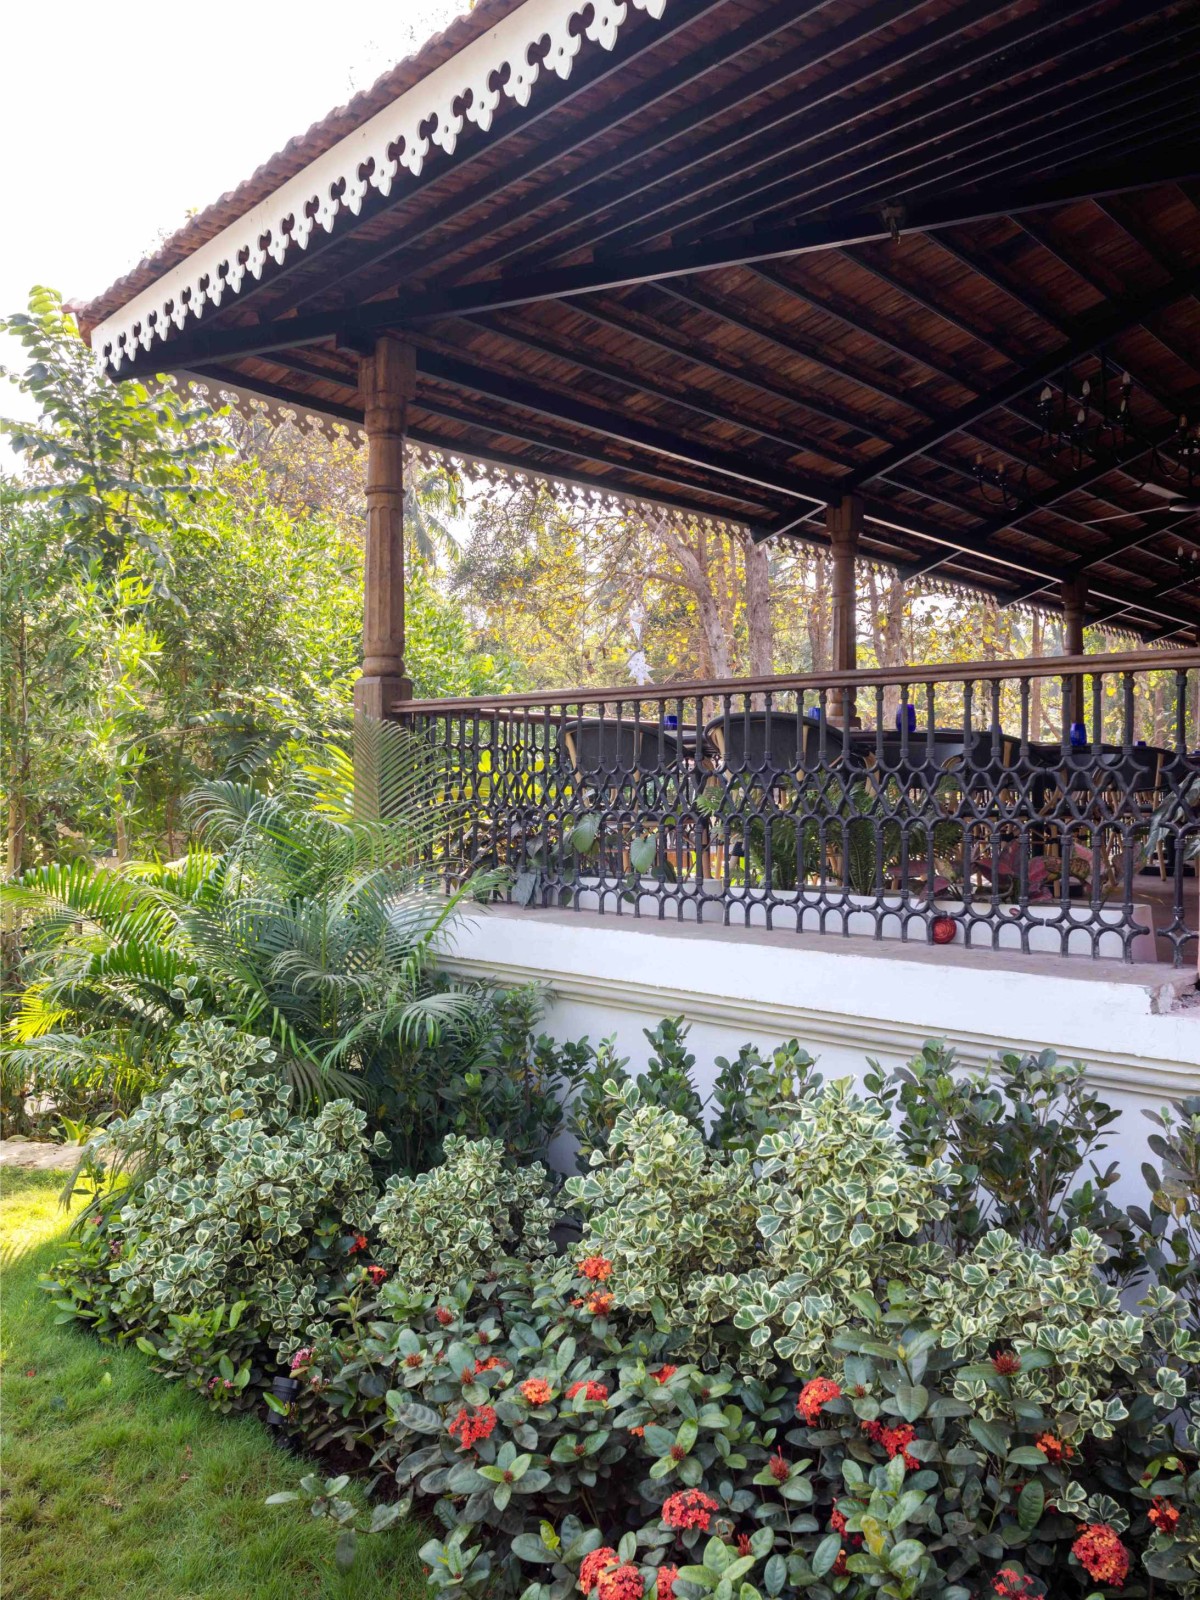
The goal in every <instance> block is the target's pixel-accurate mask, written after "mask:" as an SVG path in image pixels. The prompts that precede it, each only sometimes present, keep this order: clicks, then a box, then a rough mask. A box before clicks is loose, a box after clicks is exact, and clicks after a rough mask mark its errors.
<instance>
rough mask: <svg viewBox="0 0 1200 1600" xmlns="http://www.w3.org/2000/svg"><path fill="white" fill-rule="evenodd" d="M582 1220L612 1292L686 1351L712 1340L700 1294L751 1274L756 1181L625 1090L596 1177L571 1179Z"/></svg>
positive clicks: (748, 1170) (597, 1155)
mask: <svg viewBox="0 0 1200 1600" xmlns="http://www.w3.org/2000/svg"><path fill="white" fill-rule="evenodd" d="M566 1193H567V1195H568V1197H569V1198H570V1199H571V1200H572V1201H574V1203H575V1205H576V1206H577V1207H578V1209H579V1210H580V1211H581V1213H582V1215H583V1218H584V1236H583V1246H582V1248H583V1250H584V1252H585V1254H589V1255H600V1256H604V1257H606V1258H608V1259H609V1260H611V1262H612V1264H613V1276H612V1280H611V1285H610V1287H611V1288H612V1290H613V1292H614V1293H615V1294H616V1296H617V1297H618V1299H619V1300H620V1302H621V1304H622V1305H623V1306H626V1307H628V1309H629V1310H630V1311H631V1312H632V1313H634V1314H635V1315H639V1316H645V1317H651V1318H653V1319H654V1321H655V1323H656V1325H657V1326H658V1327H660V1328H662V1329H664V1330H668V1329H669V1330H672V1331H673V1332H674V1333H675V1335H676V1336H677V1337H678V1338H679V1340H680V1341H681V1348H683V1349H686V1350H688V1351H689V1352H691V1351H694V1350H696V1349H698V1348H701V1347H703V1346H704V1345H705V1344H707V1343H709V1342H710V1340H711V1330H709V1329H707V1328H706V1327H705V1326H704V1324H706V1323H707V1322H709V1321H717V1320H723V1317H721V1316H718V1317H715V1318H714V1317H710V1316H709V1315H708V1314H707V1310H706V1308H704V1307H703V1304H702V1286H703V1284H704V1282H705V1280H706V1279H707V1278H709V1276H710V1275H712V1274H715V1273H736V1272H741V1271H744V1270H746V1269H747V1268H748V1267H749V1266H750V1265H751V1264H752V1262H753V1261H754V1259H755V1255H756V1240H757V1231H756V1225H757V1212H756V1208H755V1177H754V1171H753V1167H752V1165H751V1162H750V1158H749V1156H748V1154H747V1152H746V1151H744V1150H735V1151H734V1152H732V1153H731V1154H729V1155H726V1154H725V1153H724V1152H721V1151H716V1150H713V1149H711V1148H710V1147H709V1145H708V1144H707V1143H706V1142H705V1139H704V1136H703V1134H702V1133H701V1132H700V1131H699V1129H698V1128H696V1127H695V1126H694V1125H693V1124H692V1123H691V1122H689V1121H687V1120H686V1119H685V1118H684V1117H682V1116H680V1115H679V1114H678V1113H677V1112H675V1111H669V1110H662V1109H660V1108H659V1107H658V1106H653V1105H645V1104H641V1103H640V1102H639V1100H638V1098H637V1092H636V1089H633V1088H632V1086H631V1087H630V1088H629V1089H627V1090H626V1108H625V1109H624V1110H623V1111H622V1112H621V1113H620V1115H619V1116H618V1117H617V1119H616V1121H615V1123H614V1125H613V1129H612V1132H611V1134H610V1136H609V1139H608V1145H607V1148H606V1149H605V1150H603V1151H600V1150H597V1151H594V1152H593V1155H592V1167H591V1171H590V1172H589V1173H588V1174H587V1175H586V1176H584V1177H577V1178H570V1179H568V1180H567V1184H566Z"/></svg>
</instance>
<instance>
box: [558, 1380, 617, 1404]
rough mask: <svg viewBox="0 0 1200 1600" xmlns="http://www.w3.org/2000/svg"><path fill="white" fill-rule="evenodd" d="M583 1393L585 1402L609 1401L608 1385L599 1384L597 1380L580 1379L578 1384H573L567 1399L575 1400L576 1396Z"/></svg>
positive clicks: (568, 1391)
mask: <svg viewBox="0 0 1200 1600" xmlns="http://www.w3.org/2000/svg"><path fill="white" fill-rule="evenodd" d="M581 1393H582V1395H583V1398H584V1399H585V1400H607V1399H608V1385H607V1384H605V1383H598V1382H597V1381H596V1379H595V1378H580V1380H579V1382H578V1383H573V1384H572V1385H571V1387H570V1388H569V1389H568V1390H567V1399H568V1400H574V1398H575V1396H576V1395H577V1394H581Z"/></svg>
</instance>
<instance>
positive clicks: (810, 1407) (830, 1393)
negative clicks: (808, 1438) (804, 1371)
mask: <svg viewBox="0 0 1200 1600" xmlns="http://www.w3.org/2000/svg"><path fill="white" fill-rule="evenodd" d="M841 1392H842V1388H841V1385H840V1384H838V1383H835V1382H834V1381H833V1379H832V1378H811V1379H810V1380H809V1381H808V1383H806V1384H805V1385H804V1387H803V1389H801V1391H800V1398H799V1399H798V1400H797V1401H796V1415H797V1416H798V1417H803V1418H804V1420H805V1422H807V1423H808V1425H809V1427H810V1428H812V1427H815V1426H816V1424H817V1422H818V1421H819V1420H820V1416H821V1407H822V1406H824V1405H827V1404H828V1403H829V1401H830V1400H836V1399H837V1397H838V1395H840V1394H841Z"/></svg>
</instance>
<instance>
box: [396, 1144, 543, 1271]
mask: <svg viewBox="0 0 1200 1600" xmlns="http://www.w3.org/2000/svg"><path fill="white" fill-rule="evenodd" d="M551 1196H552V1187H551V1183H550V1177H549V1174H548V1173H547V1171H546V1169H545V1167H543V1166H542V1165H541V1164H540V1163H535V1164H534V1165H533V1166H528V1167H520V1168H513V1167H509V1166H506V1165H505V1161H504V1145H503V1142H502V1141H501V1140H499V1139H476V1140H468V1139H459V1138H458V1137H457V1136H456V1135H454V1134H450V1135H449V1136H448V1137H447V1138H446V1139H445V1141H444V1159H443V1161H442V1164H441V1165H440V1166H438V1167H434V1168H433V1169H432V1170H431V1171H429V1172H420V1173H418V1174H417V1175H416V1176H415V1177H406V1176H401V1175H397V1176H394V1177H391V1178H389V1179H388V1182H387V1187H386V1188H385V1190H384V1192H383V1196H382V1198H381V1199H380V1201H379V1203H378V1205H377V1206H376V1207H375V1209H374V1212H373V1214H372V1216H371V1221H370V1226H371V1230H372V1232H373V1234H375V1235H376V1236H377V1237H378V1239H379V1251H378V1254H379V1256H380V1259H381V1260H383V1261H386V1262H388V1263H389V1264H391V1265H393V1266H394V1268H395V1275H396V1277H397V1279H398V1280H399V1281H400V1282H401V1283H403V1284H404V1285H405V1287H406V1288H407V1289H409V1290H411V1291H413V1292H414V1293H418V1294H420V1293H425V1292H429V1293H437V1292H438V1291H440V1290H445V1289H449V1288H450V1287H451V1286H452V1285H453V1284H454V1283H456V1282H457V1281H458V1279H459V1278H462V1277H472V1276H474V1275H475V1274H476V1273H479V1272H481V1271H483V1270H484V1269H485V1268H486V1267H487V1266H489V1265H490V1264H492V1263H493V1262H497V1261H499V1260H500V1259H501V1258H503V1257H505V1256H510V1255H511V1256H519V1257H521V1258H523V1259H526V1260H536V1259H537V1258H538V1257H540V1256H545V1255H547V1254H549V1253H550V1251H551V1249H552V1245H551V1240H550V1230H551V1228H552V1227H553V1226H554V1223H555V1222H556V1220H557V1218H558V1212H557V1209H556V1207H555V1205H554V1202H553V1199H552V1197H551Z"/></svg>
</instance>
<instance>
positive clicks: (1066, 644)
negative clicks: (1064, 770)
mask: <svg viewBox="0 0 1200 1600" xmlns="http://www.w3.org/2000/svg"><path fill="white" fill-rule="evenodd" d="M1087 595H1088V586H1087V579H1086V578H1085V577H1078V578H1064V579H1063V580H1062V585H1061V596H1062V608H1063V654H1064V655H1066V656H1081V655H1083V653H1084V648H1083V620H1084V613H1085V611H1086V609H1087ZM1083 699H1084V696H1083V678H1082V676H1080V675H1076V676H1073V677H1072V678H1071V681H1070V685H1069V700H1070V704H1069V706H1068V710H1069V712H1070V716H1069V717H1068V719H1067V720H1068V721H1069V722H1082V721H1083V720H1084V704H1083Z"/></svg>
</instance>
